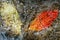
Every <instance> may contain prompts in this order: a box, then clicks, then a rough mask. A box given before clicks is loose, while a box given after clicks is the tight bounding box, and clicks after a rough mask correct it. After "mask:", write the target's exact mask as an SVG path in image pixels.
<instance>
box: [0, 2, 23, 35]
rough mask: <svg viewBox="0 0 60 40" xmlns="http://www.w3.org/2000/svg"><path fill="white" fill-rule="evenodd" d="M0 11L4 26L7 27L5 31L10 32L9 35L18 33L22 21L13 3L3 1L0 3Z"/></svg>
mask: <svg viewBox="0 0 60 40" xmlns="http://www.w3.org/2000/svg"><path fill="white" fill-rule="evenodd" d="M0 11H1V13H0V14H1V16H2V20H3V23H4V27H6V28H8V27H9V31H7V33H10V34H9V35H12V36H13V35H15V36H16V35H18V34H20V33H21V25H22V22H21V20H20V17H19V14H18V12H17V10H16V9H15V7H14V5H12V4H9V3H6V2H4V3H2V7H1V9H0Z"/></svg>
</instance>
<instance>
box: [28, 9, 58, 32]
mask: <svg viewBox="0 0 60 40" xmlns="http://www.w3.org/2000/svg"><path fill="white" fill-rule="evenodd" d="M57 16H58V10H57V9H54V10H46V11H43V12H41V13H40V14H39V15H37V17H36V18H35V19H34V20H33V21H32V22H31V23H30V26H29V30H32V31H40V30H43V29H46V28H48V27H50V26H51V25H52V23H53V21H54V20H55V19H56V18H57Z"/></svg>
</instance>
